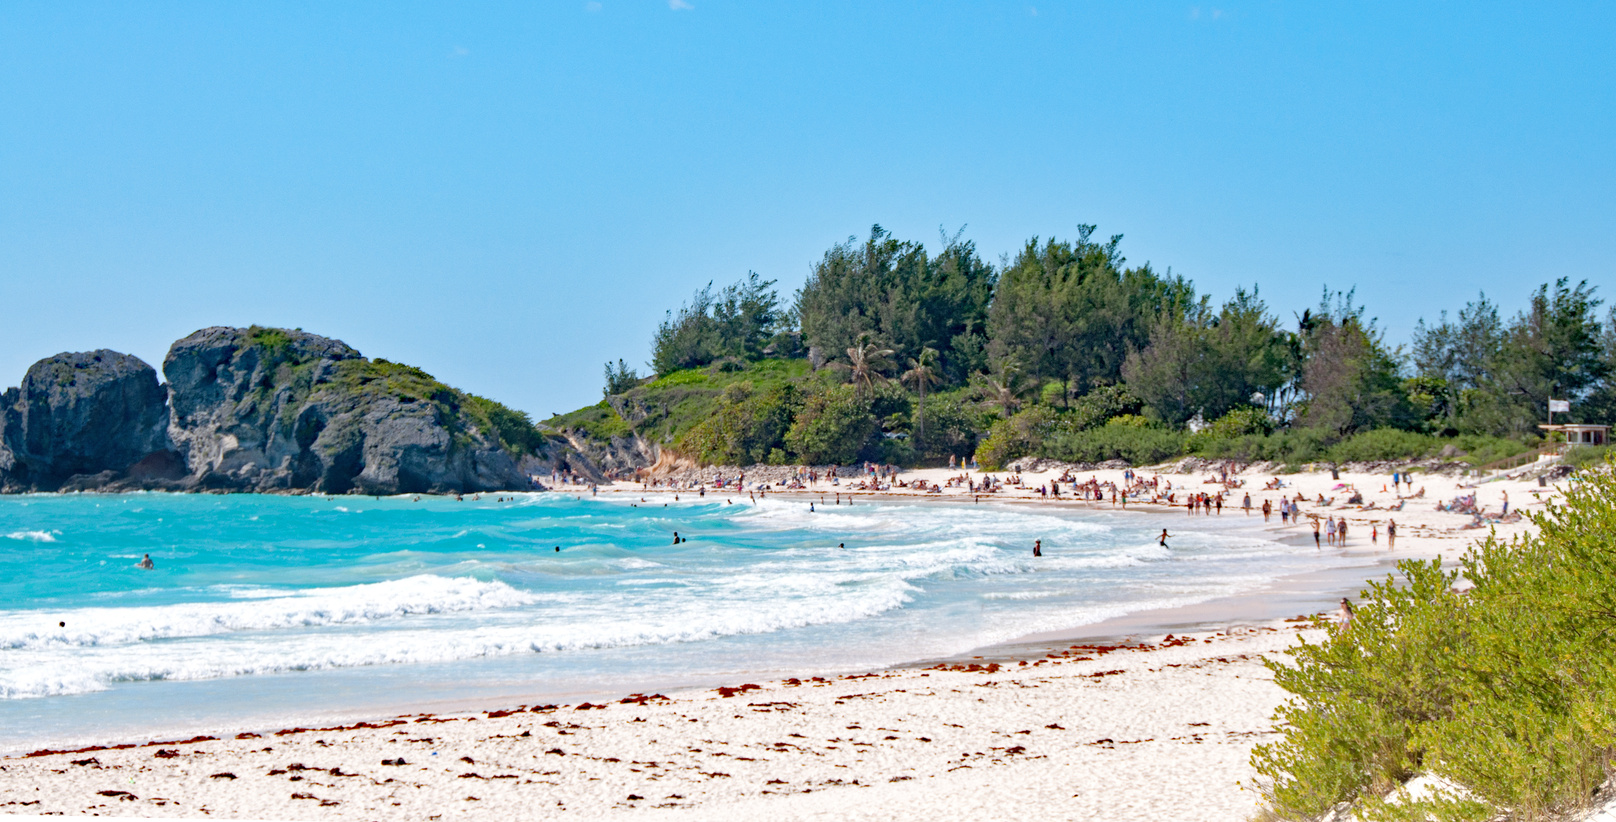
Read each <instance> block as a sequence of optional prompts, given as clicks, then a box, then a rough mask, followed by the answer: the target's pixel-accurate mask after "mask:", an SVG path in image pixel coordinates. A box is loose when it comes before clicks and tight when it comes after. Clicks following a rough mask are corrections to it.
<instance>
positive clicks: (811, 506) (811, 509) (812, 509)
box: [808, 502, 814, 514]
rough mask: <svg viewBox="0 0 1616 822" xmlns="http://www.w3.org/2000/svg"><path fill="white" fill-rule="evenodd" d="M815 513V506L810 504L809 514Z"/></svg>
mask: <svg viewBox="0 0 1616 822" xmlns="http://www.w3.org/2000/svg"><path fill="white" fill-rule="evenodd" d="M813 512H814V504H813V503H811V502H810V503H808V513H810V514H812V513H813Z"/></svg>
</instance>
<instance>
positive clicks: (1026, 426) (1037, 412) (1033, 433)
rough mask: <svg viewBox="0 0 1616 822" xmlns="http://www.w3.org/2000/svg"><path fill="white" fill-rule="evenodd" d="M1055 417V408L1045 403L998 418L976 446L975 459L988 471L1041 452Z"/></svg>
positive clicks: (1053, 427) (1051, 430)
mask: <svg viewBox="0 0 1616 822" xmlns="http://www.w3.org/2000/svg"><path fill="white" fill-rule="evenodd" d="M1058 420H1059V417H1058V416H1057V415H1056V413H1055V411H1054V409H1051V408H1050V407H1048V406H1045V405H1035V406H1033V407H1031V408H1028V409H1027V410H1025V411H1022V412H1020V413H1018V414H1015V415H1014V416H1011V417H1010V418H1008V419H1003V420H999V421H998V422H996V423H994V424H993V428H992V429H991V430H989V431H988V435H987V437H985V438H983V440H982V442H981V444H980V445H978V446H977V448H976V461H977V462H978V463H980V464H981V466H982V467H983V468H985V469H987V470H989V471H997V470H1000V469H1002V468H1003V467H1004V466H1005V465H1006V464H1007V463H1009V462H1010V461H1011V460H1014V459H1017V458H1019V457H1025V456H1028V455H1030V454H1038V453H1041V452H1042V449H1043V444H1044V439H1045V438H1046V437H1048V436H1049V435H1050V434H1052V433H1054V431H1055V423H1056V422H1057V421H1058Z"/></svg>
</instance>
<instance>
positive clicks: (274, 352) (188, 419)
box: [0, 326, 577, 494]
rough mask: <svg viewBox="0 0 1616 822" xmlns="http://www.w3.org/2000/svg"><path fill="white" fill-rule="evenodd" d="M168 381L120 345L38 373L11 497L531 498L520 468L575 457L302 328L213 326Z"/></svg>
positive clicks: (0, 476)
mask: <svg viewBox="0 0 1616 822" xmlns="http://www.w3.org/2000/svg"><path fill="white" fill-rule="evenodd" d="M163 375H164V377H165V378H166V379H167V384H166V387H165V386H159V385H158V383H157V380H156V374H155V372H154V371H153V370H152V368H151V366H149V365H146V364H145V363H143V362H141V361H140V360H138V359H136V358H134V357H131V356H128V355H124V354H117V353H116V352H111V351H97V352H91V353H88V354H61V355H57V356H56V357H52V358H49V359H47V360H42V361H40V362H39V363H36V364H35V365H34V366H33V367H32V368H30V369H29V370H28V375H27V377H26V378H25V379H24V380H23V384H22V385H21V386H20V387H19V388H15V389H11V390H10V391H7V392H6V393H5V394H4V395H3V401H0V490H5V491H7V492H17V491H29V490H41V491H52V490H110V491H117V490H135V489H160V490H176V491H192V490H197V491H250V492H283V493H284V492H302V491H316V492H324V493H333V494H340V493H363V494H397V493H470V492H479V491H500V490H521V489H527V488H529V487H530V483H529V481H528V478H527V474H526V473H525V472H524V471H523V470H522V468H521V467H519V464H522V463H525V464H526V465H527V466H529V469H530V470H533V469H537V468H539V467H541V466H547V465H555V464H564V463H566V462H567V459H566V457H567V455H568V453H570V449H569V448H568V447H567V445H566V443H565V442H564V441H562V440H560V439H559V438H557V439H551V438H548V437H546V436H545V435H544V434H542V433H540V432H539V431H538V430H537V429H536V428H534V426H533V425H532V423H531V422H530V421H529V420H528V419H527V416H526V415H524V414H521V413H519V412H516V411H512V410H511V409H509V408H506V407H505V406H503V405H500V404H499V403H497V402H494V401H492V400H488V399H485V398H482V397H478V396H475V395H472V394H467V393H465V392H462V391H459V390H457V389H454V388H451V387H449V386H447V385H444V384H443V383H441V382H438V381H437V380H435V379H433V378H432V377H431V375H429V374H427V373H426V372H424V371H421V370H420V369H418V368H412V367H410V366H407V365H401V364H398V363H392V362H388V361H387V360H382V359H376V360H371V359H367V358H365V357H363V356H361V355H360V353H359V352H358V351H356V350H354V349H353V348H352V347H350V346H348V345H346V344H345V343H343V342H341V341H339V340H334V339H329V338H326V337H321V336H318V335H315V334H309V333H306V332H303V331H294V330H286V329H275V328H260V327H256V326H254V327H252V328H205V329H202V330H201V331H198V332H196V333H194V334H191V335H190V336H188V337H186V338H184V339H182V340H180V341H178V342H176V343H174V345H173V347H172V348H170V349H169V352H168V356H167V357H165V358H164V360H163ZM573 461H574V462H576V461H577V460H576V458H574V460H573Z"/></svg>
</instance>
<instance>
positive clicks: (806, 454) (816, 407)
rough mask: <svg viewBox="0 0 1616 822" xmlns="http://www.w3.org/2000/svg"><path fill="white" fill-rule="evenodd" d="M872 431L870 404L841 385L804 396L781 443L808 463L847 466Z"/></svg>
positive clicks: (872, 421) (874, 427)
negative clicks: (794, 418)
mask: <svg viewBox="0 0 1616 822" xmlns="http://www.w3.org/2000/svg"><path fill="white" fill-rule="evenodd" d="M876 430H877V429H876V425H875V417H873V416H871V415H870V404H869V403H868V402H867V401H865V400H864V399H862V398H860V397H859V396H858V395H857V394H856V393H854V391H853V389H852V388H851V387H850V386H845V385H842V386H836V387H834V388H829V389H825V390H823V391H817V392H815V393H812V394H809V395H808V396H807V397H805V398H804V400H803V404H802V410H801V411H799V412H798V413H797V418H796V420H795V421H794V422H792V423H791V428H790V430H788V431H787V432H786V436H785V444H786V447H787V448H790V449H791V451H792V453H794V454H796V455H797V458H798V459H799V460H801V461H802V462H805V463H808V464H810V465H824V464H827V463H835V464H838V465H847V464H849V463H851V462H853V460H855V459H857V458H858V455H859V453H860V452H861V451H863V450H864V444H865V443H866V442H868V441H869V439H870V436H871V435H872V434H874V433H875V432H876Z"/></svg>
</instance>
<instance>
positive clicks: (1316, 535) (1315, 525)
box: [1313, 517, 1322, 548]
mask: <svg viewBox="0 0 1616 822" xmlns="http://www.w3.org/2000/svg"><path fill="white" fill-rule="evenodd" d="M1313 547H1314V548H1319V547H1322V546H1320V545H1319V518H1318V517H1314V518H1313Z"/></svg>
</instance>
